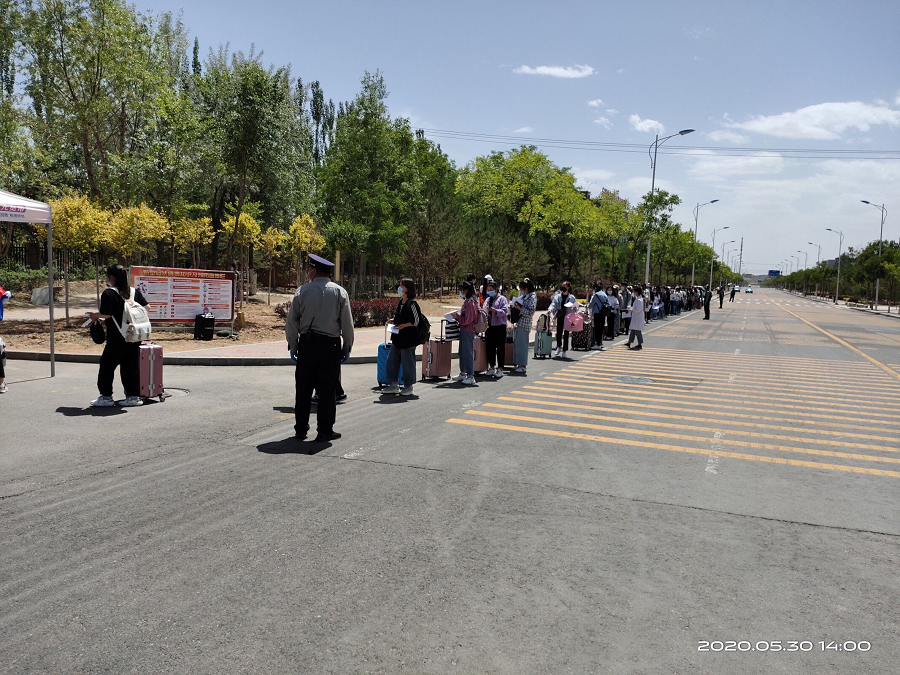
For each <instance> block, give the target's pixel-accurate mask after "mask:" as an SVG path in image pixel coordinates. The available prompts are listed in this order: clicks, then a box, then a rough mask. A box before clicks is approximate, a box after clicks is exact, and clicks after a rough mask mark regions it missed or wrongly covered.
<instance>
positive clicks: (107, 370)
mask: <svg viewBox="0 0 900 675" xmlns="http://www.w3.org/2000/svg"><path fill="white" fill-rule="evenodd" d="M106 277H107V284H108V285H109V286H110V288H107V289H106V290H105V291H103V295H101V296H100V311H99V312H91V314H90V317H91V319H92V320H93V321H99V320H100V319H104V320H105V322H106V345H105V346H104V347H103V354H102V355H101V356H100V372H99V373H98V375H97V389H99V390H100V397H99V398H97V399H95V400H93V401H91V405H92V406H95V407H101V408H102V407H109V406H113V405H115V404H116V402H115V400H114V399H113V396H112V393H113V376H114V375H115V372H116V368H117V367H118V368H119V375H120V377H121V378H122V386H123V387H124V388H125V400H124V401H122V405H123V406H136V405H143V403H144V402H143V401H142V400H141V397H140V393H141V376H140V371H139V368H140V349H141V343H140V342H125V338H124V337H123V336H122V333H121V331H120V330H119V326H121V325H122V315H123V314H124V313H125V299H127V298H131V293H132V292H133V293H134V301H135V302H137V303H138V304H139V305H142V306H145V307H146V306H147V300H146V299H144V296H143V295H141V292H140V291H138V290H135V289H132V288H131V287H130V286H129V285H128V273H127V272H126V271H125V268H124V267H122V266H121V265H110V266H109V267H107V268H106Z"/></svg>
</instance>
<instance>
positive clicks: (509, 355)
mask: <svg viewBox="0 0 900 675" xmlns="http://www.w3.org/2000/svg"><path fill="white" fill-rule="evenodd" d="M504 353H505V357H504V361H505V362H506V367H507V368H512V367H513V366H514V365H516V343H515V342H509V341H508V340H507V342H506V350H505V352H504Z"/></svg>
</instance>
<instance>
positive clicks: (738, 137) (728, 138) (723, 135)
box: [706, 129, 750, 145]
mask: <svg viewBox="0 0 900 675" xmlns="http://www.w3.org/2000/svg"><path fill="white" fill-rule="evenodd" d="M706 137H707V138H708V139H709V140H711V141H714V142H716V143H731V144H732V145H738V144H740V143H749V142H750V138H749V137H747V136H744V135H743V134H739V133H737V132H735V131H726V130H724V129H718V130H716V131H710V132H709V133H708V134H706Z"/></svg>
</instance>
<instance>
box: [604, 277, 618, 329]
mask: <svg viewBox="0 0 900 675" xmlns="http://www.w3.org/2000/svg"><path fill="white" fill-rule="evenodd" d="M606 297H607V298H608V299H609V314H607V315H606V339H607V340H615V339H616V335H617V333H616V326H617V325H618V324H619V295H618V293H616V289H614V288H613V287H611V286H610V287H609V288H607V289H606Z"/></svg>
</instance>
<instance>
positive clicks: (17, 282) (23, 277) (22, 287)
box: [0, 266, 58, 295]
mask: <svg viewBox="0 0 900 675" xmlns="http://www.w3.org/2000/svg"><path fill="white" fill-rule="evenodd" d="M57 274H58V272H57ZM54 283H58V276H57V279H55V280H54ZM46 285H47V268H46V267H45V268H44V269H42V270H30V269H27V268H23V267H18V266H16V267H0V286H3V288H4V289H6V290H7V291H12V292H13V293H22V294H23V295H24V294H28V295H31V291H32V289H35V288H37V287H39V286H46Z"/></svg>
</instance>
